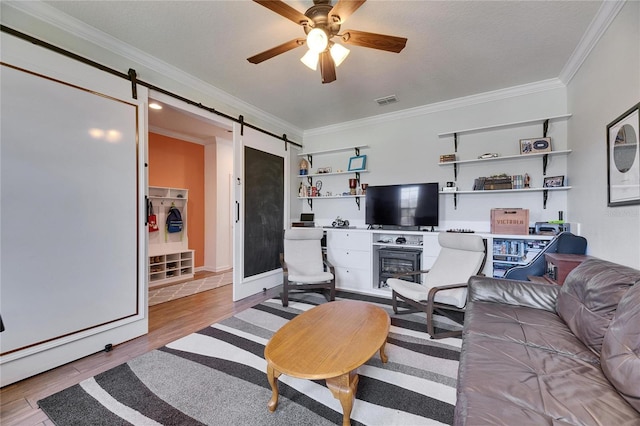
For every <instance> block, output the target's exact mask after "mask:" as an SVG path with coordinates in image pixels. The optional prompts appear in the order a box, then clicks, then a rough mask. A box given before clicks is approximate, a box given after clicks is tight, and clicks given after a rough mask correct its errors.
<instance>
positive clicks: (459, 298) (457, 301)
mask: <svg viewBox="0 0 640 426" xmlns="http://www.w3.org/2000/svg"><path fill="white" fill-rule="evenodd" d="M438 243H439V244H440V247H441V250H440V254H439V255H438V258H437V259H436V261H435V263H434V264H433V266H432V267H431V269H430V270H423V271H413V272H407V273H404V274H400V275H398V276H397V277H398V278H395V277H394V278H389V279H387V284H388V285H389V287H391V289H392V296H391V298H392V306H393V311H394V312H395V313H397V314H403V313H412V312H419V311H423V312H425V313H426V315H427V332H428V333H429V335H430V336H431V338H432V339H441V338H443V337H451V336H456V335H460V334H461V332H460V331H447V332H441V333H436V332H435V327H434V325H433V313H434V312H437V313H438V314H440V315H443V316H445V317H447V318H449V319H452V320H454V321H456V322H459V323H461V319H460V317H461V315H459V314H458V315H456V314H455V313H452V312H464V308H465V306H466V304H467V281H468V280H469V278H470V277H471V276H472V275H478V274H480V273H481V271H482V269H483V268H484V263H485V261H486V256H487V246H486V240H484V239H483V238H482V237H481V236H479V235H473V234H461V233H446V232H442V233H440V234H439V235H438ZM407 275H421V276H422V278H423V279H422V283H419V282H409V281H406V280H402V279H400V278H399V277H401V276H407ZM397 299H400V300H402V301H404V302H405V303H407V304H409V305H410V306H411V307H412V308H413V309H405V310H401V311H399V310H398V302H397Z"/></svg>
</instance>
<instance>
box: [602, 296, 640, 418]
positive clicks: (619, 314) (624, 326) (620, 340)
mask: <svg viewBox="0 0 640 426" xmlns="http://www.w3.org/2000/svg"><path fill="white" fill-rule="evenodd" d="M601 362H602V370H603V371H604V374H605V375H606V376H607V377H608V378H609V381H611V384H613V386H615V388H616V389H617V390H618V391H619V392H620V394H621V395H622V397H623V398H625V399H626V400H627V401H628V402H629V404H631V405H632V406H633V407H634V408H635V409H636V410H638V411H640V284H636V285H635V286H633V288H631V289H630V290H629V291H627V293H626V294H625V295H624V297H623V298H622V300H621V301H620V303H619V304H618V309H617V310H616V314H615V316H614V317H613V320H612V321H611V324H610V325H609V329H608V330H607V333H606V334H605V335H604V342H603V344H602V355H601Z"/></svg>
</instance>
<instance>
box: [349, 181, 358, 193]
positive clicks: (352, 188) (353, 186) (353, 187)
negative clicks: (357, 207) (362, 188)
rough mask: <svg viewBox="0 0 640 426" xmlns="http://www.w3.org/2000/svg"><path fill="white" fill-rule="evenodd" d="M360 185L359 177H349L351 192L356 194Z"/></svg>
mask: <svg viewBox="0 0 640 426" xmlns="http://www.w3.org/2000/svg"><path fill="white" fill-rule="evenodd" d="M357 186H358V179H353V178H352V179H349V194H351V195H356V188H357Z"/></svg>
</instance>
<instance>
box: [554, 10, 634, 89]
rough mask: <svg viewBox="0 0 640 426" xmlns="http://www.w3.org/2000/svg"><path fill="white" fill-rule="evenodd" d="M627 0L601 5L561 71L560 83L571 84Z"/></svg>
mask: <svg viewBox="0 0 640 426" xmlns="http://www.w3.org/2000/svg"><path fill="white" fill-rule="evenodd" d="M625 3H626V0H619V1H618V0H616V1H610V0H605V1H603V2H602V5H600V9H599V10H598V13H597V14H596V16H595V17H594V18H593V20H592V21H591V23H590V24H589V27H588V28H587V31H585V33H584V34H583V35H582V38H581V39H580V42H579V43H578V46H576V48H575V50H574V51H573V53H572V54H571V57H570V58H569V60H568V61H567V63H566V64H565V66H564V68H563V69H562V71H560V76H559V78H560V81H562V82H563V83H564V84H565V85H567V84H569V82H570V81H571V79H573V77H574V76H575V75H576V73H577V72H578V70H579V69H580V67H581V66H582V64H583V63H584V61H585V60H586V59H587V57H588V56H589V54H590V53H591V51H592V50H593V48H594V47H595V46H596V44H598V41H600V38H601V37H602V36H603V34H604V33H605V31H606V30H607V28H609V25H611V23H612V22H613V20H614V19H615V17H616V16H617V15H618V13H619V12H620V10H621V9H622V7H623V6H624V5H625Z"/></svg>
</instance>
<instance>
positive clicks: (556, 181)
mask: <svg viewBox="0 0 640 426" xmlns="http://www.w3.org/2000/svg"><path fill="white" fill-rule="evenodd" d="M561 186H564V176H553V177H546V178H544V185H543V187H544V188H557V187H561Z"/></svg>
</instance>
